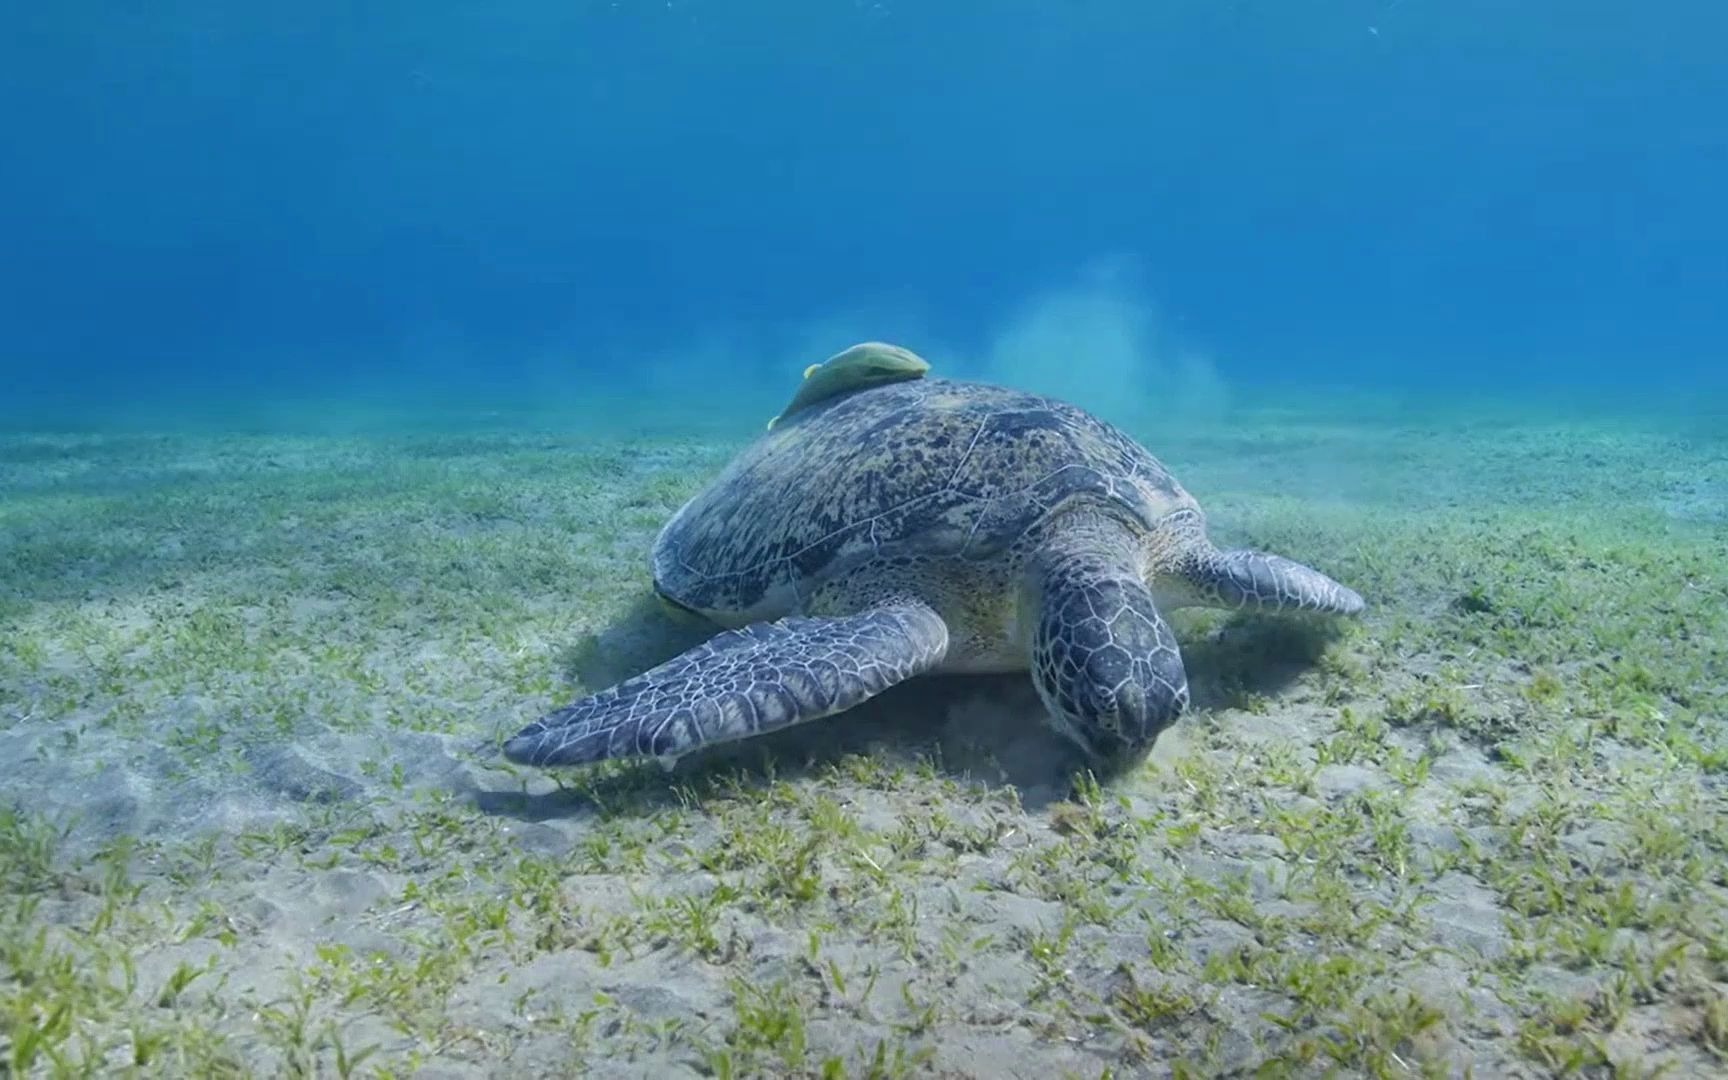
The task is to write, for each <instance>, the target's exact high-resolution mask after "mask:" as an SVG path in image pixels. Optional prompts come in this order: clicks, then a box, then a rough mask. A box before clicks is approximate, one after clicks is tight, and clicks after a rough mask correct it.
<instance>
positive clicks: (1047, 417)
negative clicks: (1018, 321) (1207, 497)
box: [652, 378, 1197, 622]
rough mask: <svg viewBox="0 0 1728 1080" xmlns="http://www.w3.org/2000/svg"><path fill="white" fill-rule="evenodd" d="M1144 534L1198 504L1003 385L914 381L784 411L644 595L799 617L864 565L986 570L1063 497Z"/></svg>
mask: <svg viewBox="0 0 1728 1080" xmlns="http://www.w3.org/2000/svg"><path fill="white" fill-rule="evenodd" d="M1085 496H1090V497H1092V498H1094V499H1100V500H1107V501H1109V502H1110V503H1112V504H1114V505H1115V506H1116V507H1118V508H1119V510H1121V511H1123V512H1125V513H1126V515H1128V516H1129V517H1130V518H1131V519H1136V520H1138V521H1140V522H1142V523H1144V524H1145V525H1147V526H1148V527H1151V526H1152V525H1154V524H1155V523H1157V522H1158V521H1159V520H1161V519H1162V518H1164V517H1165V516H1166V515H1168V514H1170V513H1172V512H1175V511H1179V510H1195V509H1197V507H1196V505H1195V502H1194V499H1193V498H1192V497H1191V496H1190V495H1189V494H1188V493H1187V492H1186V491H1184V490H1183V489H1182V487H1181V486H1180V485H1179V484H1178V483H1177V482H1176V481H1175V479H1174V478H1173V477H1171V475H1170V474H1169V472H1168V471H1166V470H1165V468H1164V466H1163V465H1161V464H1160V463H1159V462H1158V461H1157V459H1155V458H1153V457H1152V455H1151V454H1149V453H1147V452H1146V450H1145V449H1143V448H1142V447H1140V446H1139V445H1138V444H1137V443H1135V442H1134V441H1133V440H1132V439H1130V438H1129V437H1128V436H1127V435H1126V434H1124V433H1122V432H1121V431H1119V430H1117V429H1116V428H1115V427H1113V426H1111V425H1109V424H1107V423H1105V422H1104V421H1101V420H1099V419H1097V418H1095V417H1093V416H1091V415H1089V414H1087V413H1085V412H1082V411H1081V410H1079V409H1077V408H1075V407H1073V406H1070V405H1067V404H1064V403H1062V402H1060V401H1055V400H1052V399H1050V398H1046V397H1042V396H1039V395H1036V394H1030V393H1024V392H1021V391H1016V390H1010V389H1006V388H1003V387H998V386H993V385H988V384H980V383H969V382H955V381H951V380H947V379H932V378H915V379H911V380H909V381H899V382H893V383H889V384H886V385H878V386H872V387H868V388H865V389H858V390H855V391H853V392H850V393H842V394H838V395H836V396H833V397H831V398H830V399H828V400H824V401H821V402H819V403H817V404H814V405H811V406H809V407H806V408H802V409H800V410H799V411H797V412H795V413H793V414H791V415H787V416H785V418H784V419H782V420H780V422H779V423H777V424H775V425H774V427H773V428H772V429H770V430H769V431H767V432H766V433H765V434H763V435H762V436H761V437H759V438H758V439H757V441H756V442H755V443H754V444H752V445H751V446H748V447H746V448H745V449H744V450H743V451H742V452H741V453H740V454H739V455H738V456H737V457H735V458H734V459H733V460H732V461H731V463H730V464H729V465H728V466H727V467H726V468H725V469H724V470H723V471H722V472H721V473H720V475H719V476H717V477H716V478H715V479H714V480H713V481H712V482H711V483H710V484H709V485H708V486H707V487H706V488H705V489H703V490H702V491H701V492H699V493H698V494H697V495H696V496H695V497H694V498H692V499H691V500H690V501H689V502H688V503H687V504H685V506H684V507H683V508H682V509H680V510H679V511H678V513H677V514H676V515H675V516H674V517H673V518H672V520H671V521H669V522H668V523H667V524H666V526H665V528H664V529H662V530H661V533H660V535H659V537H658V539H657V540H656V541H655V544H654V550H653V556H652V560H653V575H654V583H655V588H656V589H657V591H658V592H659V593H660V594H661V595H662V596H664V597H666V598H667V599H669V600H671V601H672V602H674V603H676V604H678V605H680V606H682V607H685V608H688V609H690V610H692V611H696V612H700V613H702V614H704V615H708V616H710V617H712V618H718V619H722V620H723V621H728V622H734V621H745V620H754V619H758V618H772V617H777V616H778V615H780V614H784V613H787V612H791V611H796V610H799V609H800V605H801V602H802V600H803V599H804V598H805V597H807V596H809V594H810V593H811V591H812V590H813V589H814V588H815V587H816V586H818V585H820V584H821V583H822V582H824V581H827V580H831V579H833V578H835V577H837V576H839V575H841V574H845V573H848V572H851V571H852V570H854V569H856V568H858V567H859V566H861V565H863V564H865V563H869V562H872V561H875V560H881V561H883V562H884V563H885V564H886V562H887V561H889V560H905V559H907V558H912V559H918V560H926V559H944V558H952V559H964V560H988V559H991V558H995V557H999V556H1001V555H1002V554H1003V553H1004V552H1005V551H1007V550H1008V549H1009V548H1010V547H1011V546H1012V545H1014V544H1015V542H1016V541H1017V540H1021V539H1022V538H1023V537H1025V536H1026V535H1027V534H1028V532H1029V531H1031V530H1035V529H1037V527H1038V526H1039V524H1040V523H1041V522H1042V521H1044V520H1045V519H1047V518H1048V517H1049V516H1050V515H1051V514H1052V513H1053V512H1054V511H1055V510H1057V509H1058V508H1060V507H1061V506H1062V505H1063V504H1064V503H1065V502H1067V501H1068V500H1070V499H1073V498H1075V497H1085Z"/></svg>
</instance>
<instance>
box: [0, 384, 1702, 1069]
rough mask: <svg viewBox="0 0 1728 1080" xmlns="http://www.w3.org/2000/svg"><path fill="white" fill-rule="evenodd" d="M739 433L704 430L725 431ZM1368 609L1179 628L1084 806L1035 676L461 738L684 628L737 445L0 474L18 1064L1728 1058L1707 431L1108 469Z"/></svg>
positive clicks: (598, 441)
mask: <svg viewBox="0 0 1728 1080" xmlns="http://www.w3.org/2000/svg"><path fill="white" fill-rule="evenodd" d="M753 433H754V432H747V433H744V435H743V436H741V437H748V435H749V434H753ZM1137 434H1142V435H1143V436H1144V438H1145V440H1146V442H1147V443H1148V445H1149V446H1150V447H1151V449H1152V450H1153V452H1154V453H1157V454H1159V455H1160V456H1161V457H1162V458H1163V459H1164V460H1165V461H1166V462H1167V463H1168V464H1169V465H1170V466H1171V467H1172V468H1173V469H1174V470H1175V471H1176V473H1177V475H1178V476H1179V477H1180V478H1181V479H1182V481H1183V482H1184V484H1185V485H1186V486H1188V487H1189V488H1190V490H1192V491H1193V492H1194V493H1195V494H1196V495H1197V496H1198V497H1199V498H1200V500H1201V502H1202V503H1203V505H1205V506H1206V507H1207V509H1208V511H1209V513H1210V514H1211V515H1212V517H1213V519H1214V531H1215V534H1217V535H1218V536H1219V538H1220V539H1221V540H1223V541H1225V542H1235V543H1244V544H1247V543H1251V544H1254V545H1255V546H1260V547H1265V548H1268V549H1271V550H1275V551H1278V552H1281V553H1283V554H1285V555H1288V556H1290V557H1292V558H1296V559H1299V560H1302V561H1304V562H1307V563H1310V564H1312V565H1314V566H1316V567H1318V568H1321V569H1323V570H1324V571H1326V572H1327V573H1329V574H1332V575H1334V576H1336V577H1338V578H1339V579H1340V580H1342V581H1344V582H1346V583H1348V584H1350V585H1352V586H1354V587H1356V588H1357V589H1359V590H1360V591H1361V592H1362V593H1363V594H1364V595H1365V596H1366V597H1367V598H1368V600H1369V603H1370V610H1369V612H1368V615H1367V616H1366V618H1365V619H1364V620H1363V621H1362V623H1361V624H1360V625H1342V626H1336V627H1331V628H1329V625H1330V624H1323V623H1316V624H1309V623H1303V622H1294V621H1290V620H1280V619H1274V618H1254V617H1244V616H1229V615H1224V614H1220V613H1207V612H1193V613H1183V614H1182V615H1180V616H1179V630H1180V632H1181V637H1182V641H1183V644H1184V650H1185V654H1186V657H1187V661H1188V667H1189V671H1190V675H1191V677H1192V679H1193V681H1194V684H1195V690H1196V706H1195V708H1194V709H1193V711H1192V712H1191V713H1190V714H1189V715H1188V717H1187V718H1186V719H1185V720H1184V721H1183V722H1182V723H1181V724H1180V725H1178V727H1177V728H1175V729H1173V730H1172V731H1171V732H1170V733H1169V734H1167V735H1166V736H1165V738H1164V740H1163V742H1161V744H1160V745H1159V747H1158V749H1157V751H1156V752H1155V753H1154V755H1153V757H1152V760H1151V761H1150V762H1149V763H1148V764H1147V766H1146V767H1145V768H1144V769H1142V770H1140V771H1139V772H1137V773H1136V774H1134V775H1132V776H1129V777H1125V778H1122V779H1119V780H1115V781H1112V782H1109V783H1107V784H1104V785H1102V786H1100V785H1098V784H1097V783H1094V782H1092V781H1090V780H1089V779H1088V778H1087V777H1085V776H1084V775H1079V776H1077V775H1076V774H1075V772H1074V770H1075V769H1076V768H1077V766H1078V764H1079V763H1078V762H1077V761H1075V760H1074V759H1073V758H1072V757H1071V756H1070V755H1069V754H1068V752H1067V751H1066V749H1065V747H1064V746H1063V745H1062V744H1061V743H1060V741H1059V740H1058V739H1057V738H1056V737H1055V736H1054V735H1052V734H1050V733H1049V732H1047V731H1046V730H1045V729H1044V728H1043V727H1042V726H1041V724H1040V723H1039V709H1038V704H1037V701H1036V698H1035V696H1034V695H1033V693H1032V691H1031V688H1030V684H1029V683H1027V682H1025V681H1024V680H1021V679H982V680H955V681H935V680H932V681H928V682H925V683H916V684H913V685H910V686H906V687H902V688H900V689H899V690H897V691H895V692H893V693H890V694H888V695H886V696H885V697H883V698H882V699H879V700H878V701H875V702H872V703H871V704H869V705H867V706H866V707H864V708H862V709H860V710H858V711H856V712H855V713H852V714H849V715H847V716H845V717H841V718H836V719H833V720H829V721H824V722H820V723H818V724H814V725H810V726H808V727H806V728H803V729H798V730H795V731H793V732H789V733H785V734H783V735H781V736H777V737H772V738H769V739H766V740H762V741H759V742H754V743H748V744H742V745H739V746H734V747H731V748H728V749H725V750H722V751H719V752H716V753H714V754H710V755H707V756H705V757H703V758H700V759H693V760H689V761H686V762H684V763H683V764H681V765H680V767H679V768H678V769H677V770H676V771H675V772H673V773H672V774H670V775H667V774H664V773H662V772H661V770H660V769H658V768H657V767H656V766H654V765H652V764H649V765H608V766H603V767H600V768H597V769H590V770H585V771H569V772H564V773H557V774H552V773H543V772H538V771H534V770H519V769H514V768H510V767H507V766H506V765H505V764H504V763H503V762H502V760H501V759H500V758H499V757H498V756H497V753H496V749H495V748H496V743H497V740H498V739H499V737H501V736H503V735H505V734H507V733H509V732H510V731H512V730H514V729H515V728H516V727H517V726H519V725H520V724H521V723H523V722H525V721H526V720H529V719H532V718H533V717H534V716H536V715H537V714H538V713H539V712H541V711H544V710H545V709H546V708H548V707H550V706H553V705H557V704H562V703H563V702H565V701H567V700H568V699H570V698H571V697H573V696H576V695H577V694H579V693H581V692H583V691H585V690H591V689H597V688H600V687H602V686H604V685H607V684H608V683H610V682H613V681H616V680H617V679H620V678H623V677H624V676H627V675H629V674H633V673H634V672H636V671H638V670H640V669H641V668H643V667H646V666H649V665H650V664H652V663H654V662H656V661H658V660H660V659H664V658H665V657H667V656H669V655H671V654H672V653H674V652H676V651H677V650H678V649H680V648H682V647H684V646H686V645H688V644H691V643H693V642H694V641H696V640H699V639H700V637H701V636H702V635H703V634H704V633H705V632H707V631H706V628H703V627H700V626H697V625H693V624H692V623H690V622H687V621H679V620H678V619H676V618H675V617H674V616H672V615H669V614H666V613H665V612H664V611H662V610H661V609H660V608H659V607H658V606H657V605H655V604H653V603H652V602H650V601H648V600H647V580H646V568H645V552H646V551H647V548H648V545H649V542H650V540H651V538H652V536H653V533H654V531H655V530H656V529H657V528H658V527H659V525H660V524H661V523H662V522H663V521H664V520H665V518H666V517H667V515H669V514H670V513H671V512H672V511H673V510H674V509H675V508H676V507H677V506H678V504H679V503H680V502H681V501H682V500H684V499H685V498H686V497H688V496H689V495H690V494H691V493H692V492H693V491H694V490H695V489H696V488H697V487H698V486H699V485H700V484H701V483H702V482H703V481H704V479H706V478H707V477H708V476H710V475H712V473H713V472H714V471H715V470H717V469H718V468H719V467H720V465H721V464H722V463H723V461H724V460H725V459H726V457H727V455H728V454H729V453H731V452H732V450H734V449H735V444H726V443H724V442H696V441H678V440H669V439H655V440H646V439H629V438H611V439H607V438H598V437H589V436H574V435H570V434H566V433H561V432H557V431H548V432H546V433H536V434H508V433H501V432H497V433H487V432H484V431H480V432H474V431H470V432H467V433H464V434H459V435H433V434H416V435H396V436H386V435H379V436H372V437H365V436H341V437H339V436H325V437H298V438H297V437H286V436H267V435H257V436H226V437H218V436H192V435H182V436H143V435H129V436H120V435H112V436H78V435H64V436H58V435H30V436H23V435H15V436H8V437H4V438H3V439H0V807H3V809H0V1005H3V1007H0V1061H3V1062H4V1063H5V1066H4V1067H6V1068H9V1069H10V1070H11V1072H12V1073H13V1074H17V1075H26V1074H27V1075H58V1074H63V1073H64V1074H73V1075H127V1074H132V1073H137V1074H141V1075H164V1076H234V1075H258V1076H287V1075H299V1076H365V1075H377V1076H409V1075H416V1076H425V1077H457V1076H510V1077H529V1076H558V1075H594V1076H640V1077H666V1076H680V1075H712V1076H720V1077H732V1076H811V1077H841V1076H844V1077H863V1076H878V1077H888V1076H909V1075H947V1076H979V1077H1037V1078H1040V1080H1045V1078H1052V1077H1059V1076H1074V1077H1099V1076H1105V1075H1111V1076H1119V1077H1120V1076H1165V1075H1178V1076H1216V1075H1229V1074H1244V1073H1250V1072H1254V1071H1255V1070H1261V1069H1264V1070H1265V1072H1263V1073H1261V1075H1281V1074H1286V1073H1288V1074H1302V1075H1307V1074H1312V1073H1319V1072H1323V1071H1325V1070H1326V1069H1328V1068H1334V1067H1335V1068H1337V1069H1338V1070H1340V1072H1341V1073H1343V1074H1345V1075H1378V1076H1402V1075H1423V1074H1429V1073H1432V1074H1437V1075H1448V1074H1454V1075H1455V1074H1459V1073H1462V1072H1463V1071H1464V1070H1465V1069H1466V1068H1470V1069H1473V1070H1474V1072H1475V1074H1476V1075H1478V1076H1538V1075H1551V1074H1554V1073H1558V1072H1565V1071H1567V1070H1576V1071H1579V1072H1581V1073H1582V1074H1584V1075H1604V1076H1606V1075H1610V1074H1611V1073H1612V1074H1613V1075H1633V1076H1641V1075H1650V1074H1653V1073H1654V1072H1655V1071H1657V1070H1658V1069H1661V1068H1664V1067H1666V1068H1667V1069H1669V1070H1670V1073H1669V1075H1685V1076H1696V1075H1704V1074H1706V1073H1711V1072H1719V1071H1721V1070H1723V1069H1724V1068H1728V1057H1725V1055H1728V840H1725V838H1728V813H1725V811H1728V787H1725V785H1728V734H1725V732H1724V726H1723V725H1724V720H1725V716H1728V532H1725V530H1724V528H1723V522H1724V521H1725V520H1728V512H1725V506H1724V499H1725V493H1728V441H1725V440H1724V438H1723V436H1722V435H1721V434H1720V432H1719V431H1716V430H1714V429H1708V428H1705V427H1702V426H1698V425H1693V426H1690V427H1688V426H1685V425H1676V424H1673V423H1668V422H1662V421H1658V420H1651V421H1648V422H1639V421H1630V420H1627V421H1614V422H1610V421H1606V420H1601V421H1588V422H1587V421H1577V420H1575V421H1572V422H1568V423H1564V424H1561V423H1555V422H1549V421H1542V420H1538V419H1533V418H1522V419H1520V418H1518V417H1516V416H1512V417H1507V416H1501V417H1499V418H1497V419H1496V420H1494V421H1493V422H1483V421H1472V420H1471V419H1470V418H1469V417H1468V416H1466V415H1464V414H1462V413H1459V414H1454V415H1443V414H1439V413H1436V414H1433V415H1430V416H1425V417H1409V416H1406V417H1404V418H1401V419H1400V418H1386V419H1380V420H1373V419H1370V420H1367V421H1364V420H1360V419H1355V418H1349V419H1340V418H1339V414H1338V413H1336V412H1334V413H1331V414H1328V415H1326V416H1321V415H1319V414H1317V413H1313V414H1310V413H1304V412H1302V411H1301V410H1294V411H1293V410H1290V409H1284V410H1281V411H1279V412H1277V413H1272V412H1265V413H1255V412H1248V411H1245V412H1242V413H1240V414H1238V415H1234V416H1232V417H1231V418H1230V419H1229V422H1228V423H1227V424H1220V425H1214V426H1211V427H1195V428H1191V429H1185V430H1184V429H1179V430H1175V431H1165V432H1156V431H1150V430H1148V431H1144V432H1137Z"/></svg>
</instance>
